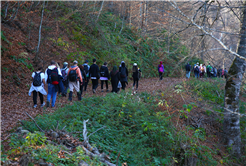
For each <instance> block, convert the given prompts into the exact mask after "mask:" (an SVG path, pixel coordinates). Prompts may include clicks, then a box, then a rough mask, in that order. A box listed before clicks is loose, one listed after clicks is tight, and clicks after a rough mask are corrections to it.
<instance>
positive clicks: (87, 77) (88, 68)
mask: <svg viewBox="0 0 246 166" xmlns="http://www.w3.org/2000/svg"><path fill="white" fill-rule="evenodd" d="M83 66H84V71H85V74H86V78H85V80H86V82H84V83H83V84H84V87H85V88H84V91H86V88H87V85H88V82H89V78H90V76H89V75H90V73H89V70H90V66H89V65H88V60H86V61H85V63H84V64H83Z"/></svg>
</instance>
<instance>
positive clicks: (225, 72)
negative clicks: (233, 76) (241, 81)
mask: <svg viewBox="0 0 246 166" xmlns="http://www.w3.org/2000/svg"><path fill="white" fill-rule="evenodd" d="M227 74H228V71H227V70H226V68H225V70H224V76H225V79H227Z"/></svg>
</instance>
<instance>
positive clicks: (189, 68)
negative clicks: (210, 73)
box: [185, 62, 191, 79]
mask: <svg viewBox="0 0 246 166" xmlns="http://www.w3.org/2000/svg"><path fill="white" fill-rule="evenodd" d="M185 70H186V78H187V79H189V78H190V71H191V65H190V64H189V62H188V63H187V64H186V65H185Z"/></svg>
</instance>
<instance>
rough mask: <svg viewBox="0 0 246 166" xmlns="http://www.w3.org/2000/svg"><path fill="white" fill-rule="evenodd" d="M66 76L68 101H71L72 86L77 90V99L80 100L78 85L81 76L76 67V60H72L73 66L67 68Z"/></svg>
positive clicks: (81, 81)
mask: <svg viewBox="0 0 246 166" xmlns="http://www.w3.org/2000/svg"><path fill="white" fill-rule="evenodd" d="M67 77H68V79H69V83H68V86H69V89H70V92H69V96H68V99H69V101H72V98H73V88H74V89H75V90H76V91H77V96H78V100H81V93H80V85H82V84H83V80H82V76H81V73H80V69H79V67H78V61H76V60H75V61H73V66H71V67H70V68H69V70H68V73H67Z"/></svg>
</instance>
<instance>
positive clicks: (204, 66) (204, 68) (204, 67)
mask: <svg viewBox="0 0 246 166" xmlns="http://www.w3.org/2000/svg"><path fill="white" fill-rule="evenodd" d="M202 67H203V70H204V73H203V77H205V75H206V73H207V69H206V65H205V63H204V64H203V65H202Z"/></svg>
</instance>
